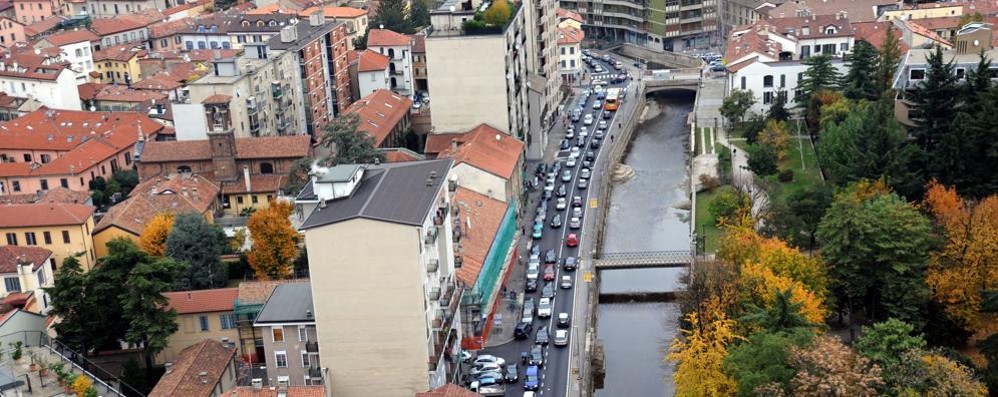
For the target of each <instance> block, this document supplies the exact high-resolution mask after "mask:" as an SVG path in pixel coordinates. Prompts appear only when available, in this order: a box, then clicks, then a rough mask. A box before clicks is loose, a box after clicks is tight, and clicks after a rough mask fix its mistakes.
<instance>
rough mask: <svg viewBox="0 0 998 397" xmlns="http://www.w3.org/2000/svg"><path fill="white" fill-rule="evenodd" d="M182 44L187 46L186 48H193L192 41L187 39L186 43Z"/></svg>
mask: <svg viewBox="0 0 998 397" xmlns="http://www.w3.org/2000/svg"><path fill="white" fill-rule="evenodd" d="M184 46H185V47H187V49H188V50H193V49H194V42H193V41H187V42H186V43H184Z"/></svg>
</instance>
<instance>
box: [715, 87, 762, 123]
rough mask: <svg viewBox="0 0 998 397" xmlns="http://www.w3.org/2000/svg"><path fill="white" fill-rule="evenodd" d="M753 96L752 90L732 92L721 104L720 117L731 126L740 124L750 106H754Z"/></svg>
mask: <svg viewBox="0 0 998 397" xmlns="http://www.w3.org/2000/svg"><path fill="white" fill-rule="evenodd" d="M755 102H756V101H755V94H753V93H752V90H732V91H731V94H728V96H727V97H726V98H724V102H722V103H721V116H724V118H726V119H728V122H729V123H731V124H737V123H740V122H741V121H742V120H743V119H744V118H745V112H747V111H748V110H749V109H750V108H752V105H755Z"/></svg>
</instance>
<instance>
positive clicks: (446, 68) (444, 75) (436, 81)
mask: <svg viewBox="0 0 998 397" xmlns="http://www.w3.org/2000/svg"><path fill="white" fill-rule="evenodd" d="M480 5H481V4H479V3H475V4H471V5H470V6H469V5H468V4H467V3H458V2H457V1H449V2H445V3H444V4H443V5H442V6H441V7H440V8H438V9H437V10H435V11H433V12H431V13H430V20H431V24H432V29H430V31H429V32H428V34H427V36H426V68H427V75H428V79H427V81H428V83H429V87H428V88H429V91H430V93H431V95H432V97H433V116H432V117H433V133H438V134H441V133H454V132H461V131H468V130H470V129H472V128H474V127H475V126H477V125H479V124H481V123H486V124H489V125H491V126H493V127H495V128H497V129H499V130H500V131H502V132H503V133H506V134H510V135H512V136H513V137H515V138H517V139H520V140H524V141H527V140H528V139H529V138H530V137H531V134H530V132H531V131H532V130H533V129H535V128H539V127H534V126H532V125H531V118H530V115H529V109H528V98H527V97H528V93H527V91H528V87H527V86H528V75H529V74H530V71H529V70H528V65H527V57H528V53H529V52H530V50H529V48H527V46H526V45H525V43H526V42H527V41H529V40H531V38H532V37H533V36H529V32H528V31H527V30H526V28H525V25H526V24H528V23H530V22H528V21H527V20H526V16H525V12H524V7H523V6H522V5H521V3H513V9H512V10H511V17H510V21H509V22H508V23H507V24H506V26H504V27H502V28H499V27H486V28H484V29H471V30H468V29H466V28H465V26H463V23H464V21H465V20H469V19H473V18H474V15H475V12H474V10H475V9H477V7H479V6H480ZM466 6H468V7H466ZM451 8H454V9H455V10H454V11H451V10H450V9H451ZM555 80H557V79H555ZM542 84H543V83H542Z"/></svg>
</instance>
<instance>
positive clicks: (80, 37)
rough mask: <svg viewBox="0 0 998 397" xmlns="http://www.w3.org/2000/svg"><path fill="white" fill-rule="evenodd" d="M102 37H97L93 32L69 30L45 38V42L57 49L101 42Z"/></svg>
mask: <svg viewBox="0 0 998 397" xmlns="http://www.w3.org/2000/svg"><path fill="white" fill-rule="evenodd" d="M99 40H100V37H97V35H95V34H94V33H93V32H91V31H89V30H86V29H84V30H67V31H64V32H59V33H56V34H53V35H50V36H48V37H46V38H45V41H47V42H49V43H51V44H52V45H54V46H56V47H62V46H64V45H67V44H76V43H81V42H84V41H87V42H90V41H99Z"/></svg>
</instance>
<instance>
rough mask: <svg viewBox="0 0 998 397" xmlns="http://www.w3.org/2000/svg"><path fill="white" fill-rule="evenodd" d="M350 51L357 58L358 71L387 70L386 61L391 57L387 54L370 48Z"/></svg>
mask: <svg viewBox="0 0 998 397" xmlns="http://www.w3.org/2000/svg"><path fill="white" fill-rule="evenodd" d="M352 53H353V56H354V57H355V58H356V60H357V71H358V72H374V71H385V70H388V63H389V61H390V60H391V59H390V58H388V57H387V56H384V55H381V54H379V53H377V52H375V51H372V50H363V51H353V52H352ZM351 63H352V62H351Z"/></svg>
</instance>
